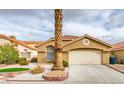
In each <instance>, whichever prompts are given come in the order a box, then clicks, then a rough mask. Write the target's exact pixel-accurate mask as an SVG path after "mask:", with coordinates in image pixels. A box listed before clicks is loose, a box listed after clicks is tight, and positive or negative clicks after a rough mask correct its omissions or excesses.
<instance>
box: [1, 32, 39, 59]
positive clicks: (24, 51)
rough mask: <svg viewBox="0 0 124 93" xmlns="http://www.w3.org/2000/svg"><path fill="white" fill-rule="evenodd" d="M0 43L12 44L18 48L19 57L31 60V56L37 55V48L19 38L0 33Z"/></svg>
mask: <svg viewBox="0 0 124 93" xmlns="http://www.w3.org/2000/svg"><path fill="white" fill-rule="evenodd" d="M0 41H1V42H0V45H6V44H12V45H13V46H14V48H15V49H17V50H18V52H19V55H20V57H23V58H26V59H27V60H31V59H32V58H33V57H37V49H36V48H34V47H32V46H29V45H27V44H25V43H23V42H21V41H19V40H16V39H13V38H10V37H8V36H5V35H1V34H0Z"/></svg>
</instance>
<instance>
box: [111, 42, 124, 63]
mask: <svg viewBox="0 0 124 93" xmlns="http://www.w3.org/2000/svg"><path fill="white" fill-rule="evenodd" d="M111 54H112V55H114V56H115V57H116V59H117V63H120V61H121V60H124V42H119V43H116V44H114V45H113V46H112V48H111Z"/></svg>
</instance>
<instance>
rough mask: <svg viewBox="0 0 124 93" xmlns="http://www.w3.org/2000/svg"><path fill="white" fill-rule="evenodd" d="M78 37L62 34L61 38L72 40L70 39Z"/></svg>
mask: <svg viewBox="0 0 124 93" xmlns="http://www.w3.org/2000/svg"><path fill="white" fill-rule="evenodd" d="M79 37H80V36H72V35H64V36H62V40H72V39H77V38H79ZM50 39H55V37H52V38H50Z"/></svg>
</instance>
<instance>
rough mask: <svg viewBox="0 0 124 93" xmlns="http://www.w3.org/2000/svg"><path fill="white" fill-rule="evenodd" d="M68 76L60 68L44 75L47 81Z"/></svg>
mask: <svg viewBox="0 0 124 93" xmlns="http://www.w3.org/2000/svg"><path fill="white" fill-rule="evenodd" d="M67 77H68V75H67V73H65V72H64V71H60V70H55V71H50V72H48V73H46V74H44V75H43V78H44V80H47V81H63V80H65V79H66V78H67Z"/></svg>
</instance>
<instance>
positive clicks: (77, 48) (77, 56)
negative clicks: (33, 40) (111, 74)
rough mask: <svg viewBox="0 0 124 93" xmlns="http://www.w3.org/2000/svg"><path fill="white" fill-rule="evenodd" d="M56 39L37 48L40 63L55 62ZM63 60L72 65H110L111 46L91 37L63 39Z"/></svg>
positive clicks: (67, 37) (67, 36)
mask: <svg viewBox="0 0 124 93" xmlns="http://www.w3.org/2000/svg"><path fill="white" fill-rule="evenodd" d="M54 41H55V40H54V38H51V39H49V40H47V41H46V42H44V43H42V44H40V45H38V46H37V48H38V62H40V63H42V62H49V61H50V62H51V61H52V62H54V59H55V48H54ZM62 48H63V50H62V54H63V55H62V56H63V60H64V61H67V62H69V63H70V64H109V57H110V48H111V45H110V44H108V43H105V42H103V41H101V40H98V39H96V38H94V37H91V36H89V35H84V36H80V37H77V36H70V35H66V36H63V37H62Z"/></svg>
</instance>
